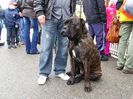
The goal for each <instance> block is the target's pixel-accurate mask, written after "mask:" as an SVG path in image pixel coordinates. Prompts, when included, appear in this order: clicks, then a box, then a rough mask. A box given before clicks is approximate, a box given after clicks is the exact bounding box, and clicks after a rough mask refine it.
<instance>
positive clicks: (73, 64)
mask: <svg viewBox="0 0 133 99" xmlns="http://www.w3.org/2000/svg"><path fill="white" fill-rule="evenodd" d="M70 62H71V77H70V79H69V80H68V81H67V84H68V85H73V84H74V83H75V76H76V67H75V60H74V59H73V58H71V59H70Z"/></svg>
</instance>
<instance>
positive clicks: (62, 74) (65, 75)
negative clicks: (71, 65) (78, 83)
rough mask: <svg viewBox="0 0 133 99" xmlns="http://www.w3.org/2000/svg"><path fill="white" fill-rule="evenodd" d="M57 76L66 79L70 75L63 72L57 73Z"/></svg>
mask: <svg viewBox="0 0 133 99" xmlns="http://www.w3.org/2000/svg"><path fill="white" fill-rule="evenodd" d="M57 77H59V78H61V79H63V80H68V79H69V78H70V77H69V76H68V75H67V74H65V73H61V74H58V75H57Z"/></svg>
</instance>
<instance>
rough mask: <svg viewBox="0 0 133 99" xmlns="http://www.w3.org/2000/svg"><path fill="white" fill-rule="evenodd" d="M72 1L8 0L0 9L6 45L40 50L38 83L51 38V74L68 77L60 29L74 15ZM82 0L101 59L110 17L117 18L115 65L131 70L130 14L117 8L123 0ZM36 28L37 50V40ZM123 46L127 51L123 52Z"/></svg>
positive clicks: (47, 64) (47, 68)
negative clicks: (5, 31)
mask: <svg viewBox="0 0 133 99" xmlns="http://www.w3.org/2000/svg"><path fill="white" fill-rule="evenodd" d="M76 1H78V0H11V1H10V2H9V5H8V8H7V9H5V10H4V11H3V13H2V11H0V34H1V29H2V19H3V20H4V24H5V27H6V29H7V45H8V48H9V49H11V48H16V47H17V46H18V45H19V44H20V43H21V44H25V52H26V53H27V54H40V60H39V78H38V84H45V82H46V81H47V78H48V76H49V74H50V73H51V69H52V58H53V48H54V47H55V41H56V56H55V59H54V71H55V74H56V76H57V77H60V78H61V79H63V80H68V79H69V76H68V75H67V74H66V73H65V68H66V65H67V57H68V39H67V38H66V37H62V35H61V33H60V32H61V29H62V28H63V23H64V21H65V20H66V19H69V18H70V17H71V16H73V15H74V12H75V9H76ZM81 1H82V0H81ZM82 2H83V12H84V14H85V17H86V22H87V24H88V30H89V31H88V33H89V35H91V37H92V38H93V39H94V38H96V46H97V49H98V51H99V57H100V58H101V61H108V59H109V57H110V50H109V48H110V42H108V41H107V40H106V35H107V33H108V31H109V28H110V25H111V22H112V21H113V19H114V18H118V19H119V21H120V22H121V27H120V31H119V35H120V36H121V37H120V41H119V47H118V60H117V66H116V68H117V69H118V70H122V71H123V73H128V74H133V54H132V52H133V50H132V46H133V43H132V40H133V35H132V36H131V37H130V35H131V33H132V30H133V17H128V16H127V15H125V14H123V13H122V11H121V9H122V8H121V7H122V5H123V4H124V3H123V2H125V0H105V1H104V0H83V1H82ZM31 27H32V28H33V33H32V40H31V39H30V29H31ZM40 31H41V41H40V51H39V50H38V48H37V43H38V39H39V33H40ZM0 38H1V36H0ZM129 38H131V39H130V41H129ZM128 41H129V43H128ZM127 44H128V46H127ZM2 45H4V43H0V46H2ZM126 49H127V50H128V51H127V53H126V56H125V51H126Z"/></svg>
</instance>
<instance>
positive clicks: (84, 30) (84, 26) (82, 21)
mask: <svg viewBox="0 0 133 99" xmlns="http://www.w3.org/2000/svg"><path fill="white" fill-rule="evenodd" d="M80 21H81V24H82V25H81V28H82V32H83V33H84V34H87V33H88V30H87V28H86V25H85V24H86V22H85V20H84V19H82V18H80Z"/></svg>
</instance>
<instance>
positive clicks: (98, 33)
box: [83, 0, 108, 61]
mask: <svg viewBox="0 0 133 99" xmlns="http://www.w3.org/2000/svg"><path fill="white" fill-rule="evenodd" d="M104 4H105V2H104V0H83V11H84V13H85V16H86V21H87V22H88V26H89V34H90V35H91V37H92V38H93V39H94V38H95V37H96V46H97V48H98V51H99V55H100V57H101V61H107V60H108V58H107V57H106V56H105V55H104V46H105V25H106V10H105V5H104Z"/></svg>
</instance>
